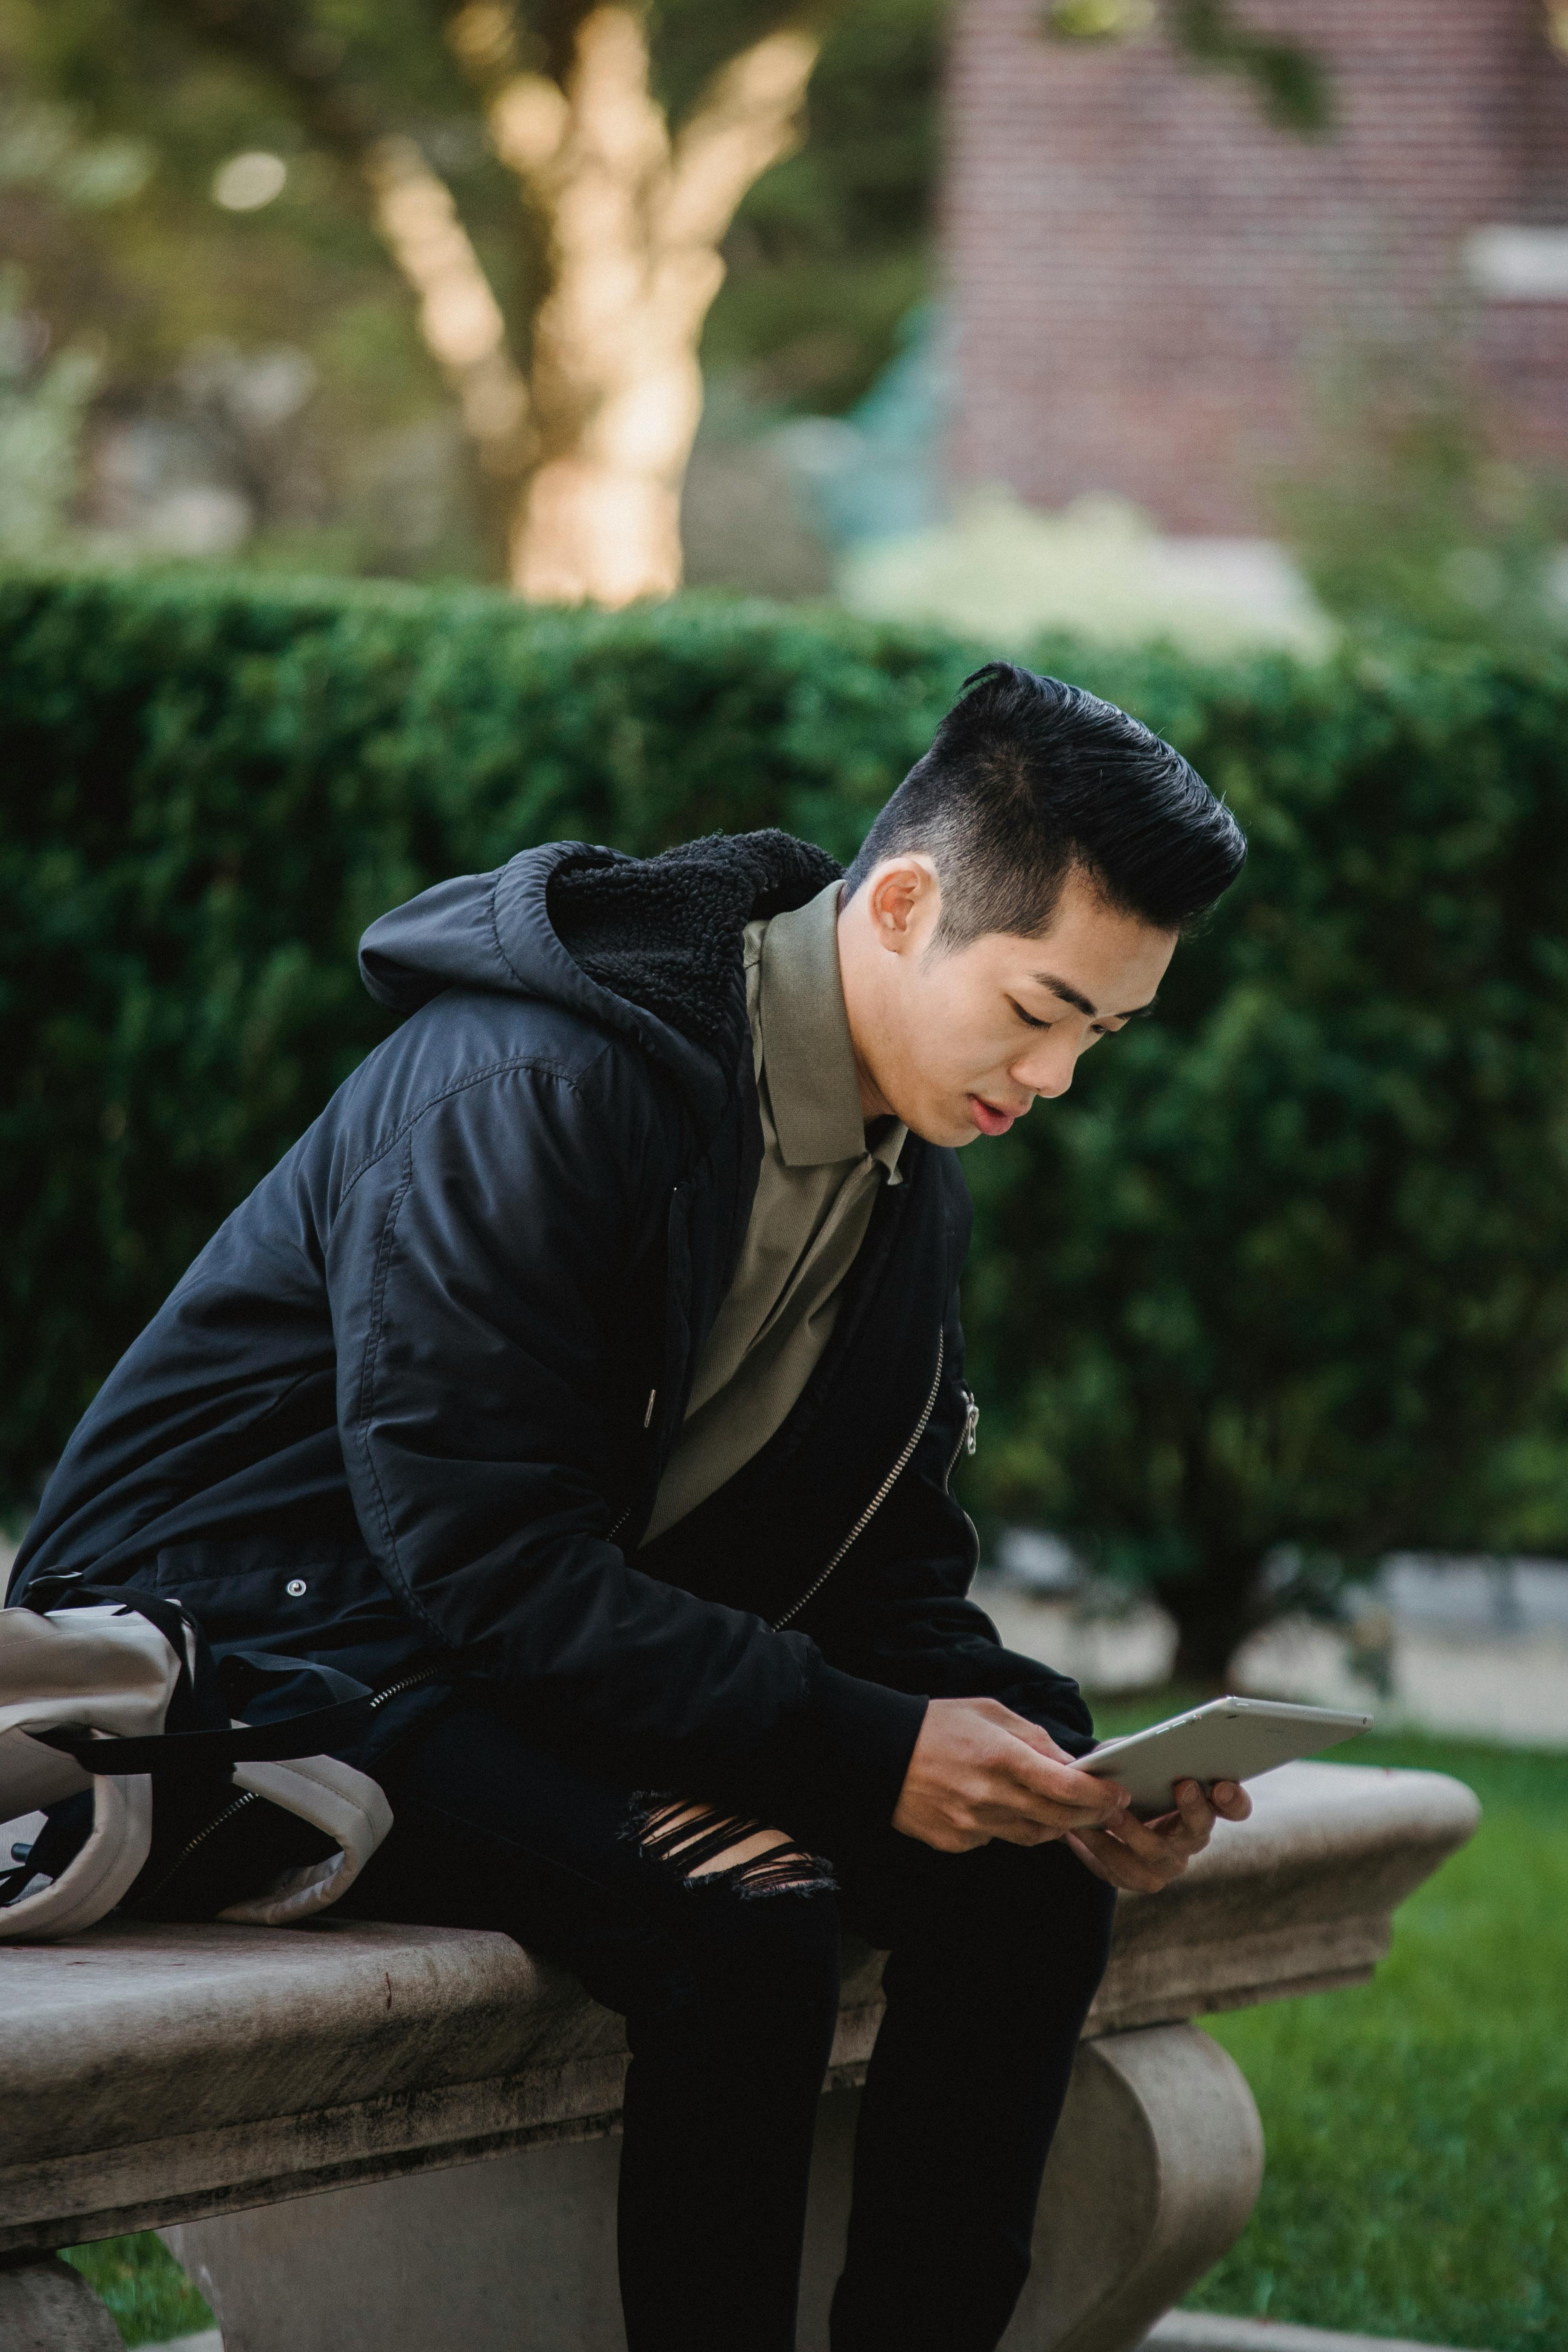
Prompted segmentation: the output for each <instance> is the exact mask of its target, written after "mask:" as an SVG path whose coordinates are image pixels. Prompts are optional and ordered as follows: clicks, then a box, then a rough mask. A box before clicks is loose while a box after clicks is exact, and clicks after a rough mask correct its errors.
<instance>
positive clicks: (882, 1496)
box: [773, 1331, 963, 1633]
mask: <svg viewBox="0 0 1568 2352" xmlns="http://www.w3.org/2000/svg"><path fill="white" fill-rule="evenodd" d="M946 1352H947V1334H946V1332H945V1331H939V1332H938V1333H937V1336H936V1370H935V1372H934V1373H933V1375H932V1377H931V1394H930V1396H928V1397H927V1399H926V1401H925V1404H924V1406H923V1408H922V1410H921V1417H920V1419H919V1421H917V1422H916V1423H915V1425H914V1428H913V1429H912V1430H911V1431H910V1435H909V1437H908V1439H907V1440H906V1442H905V1445H904V1450H903V1452H902V1453H901V1454H900V1456H899V1458H898V1460H897V1461H896V1462H895V1463H894V1465H893V1466H892V1468H891V1469H890V1470H889V1473H888V1475H887V1476H886V1477H885V1478H884V1479H883V1481H882V1483H881V1485H880V1486H879V1487H878V1489H877V1491H876V1493H875V1494H874V1495H873V1496H872V1497H871V1499H870V1501H869V1502H868V1504H867V1506H866V1507H865V1509H864V1510H863V1511H862V1512H861V1514H860V1516H859V1517H858V1519H857V1520H856V1522H855V1524H854V1526H853V1527H852V1528H850V1530H849V1532H848V1534H847V1536H846V1537H845V1538H844V1540H843V1542H842V1543H841V1544H840V1545H839V1547H838V1549H837V1551H836V1552H835V1553H834V1555H833V1558H832V1559H830V1560H829V1561H828V1563H827V1566H826V1568H825V1569H824V1570H823V1571H822V1574H821V1575H820V1576H819V1577H818V1578H817V1580H816V1583H815V1584H809V1585H807V1587H806V1589H805V1591H804V1592H803V1593H802V1594H801V1596H800V1599H799V1600H798V1601H792V1602H791V1604H790V1606H789V1607H788V1608H787V1609H786V1610H785V1611H784V1615H783V1616H782V1617H775V1618H774V1619H773V1632H774V1633H778V1632H779V1630H780V1628H781V1627H783V1626H784V1625H787V1624H788V1623H789V1621H790V1619H791V1618H792V1617H798V1616H799V1614H800V1612H801V1611H802V1610H803V1609H804V1608H805V1604H806V1602H807V1601H815V1600H816V1596H817V1594H818V1593H819V1592H820V1591H821V1590H822V1588H823V1586H824V1585H825V1584H826V1581H827V1580H828V1578H829V1577H830V1576H831V1575H832V1573H833V1571H834V1570H835V1569H836V1568H837V1566H838V1563H839V1561H840V1560H841V1559H843V1558H844V1555H845V1553H846V1552H847V1550H848V1549H849V1548H850V1546H851V1545H852V1544H855V1543H858V1541H859V1539H860V1538H861V1537H862V1536H863V1535H864V1534H865V1532H866V1529H867V1528H868V1527H869V1526H870V1524H871V1521H872V1520H873V1519H874V1518H875V1517H876V1516H877V1513H878V1512H879V1510H880V1509H881V1507H882V1506H883V1504H884V1503H885V1502H886V1501H887V1499H888V1497H889V1495H890V1494H891V1493H892V1491H893V1488H894V1487H895V1486H897V1484H898V1482H899V1479H900V1476H901V1475H902V1473H903V1472H904V1471H905V1469H907V1467H908V1466H909V1463H910V1457H911V1455H912V1454H913V1453H914V1450H915V1448H916V1446H917V1445H918V1444H920V1442H921V1438H922V1437H923V1436H924V1435H925V1433H926V1429H927V1426H928V1425H929V1423H930V1421H931V1415H932V1413H933V1412H935V1411H936V1400H937V1393H938V1391H939V1390H940V1389H941V1387H942V1358H943V1356H944V1355H945V1354H946ZM959 1443H960V1444H963V1439H962V1438H961V1439H960V1440H959ZM953 1458H954V1460H956V1459H957V1455H956V1453H955V1454H954V1457H953Z"/></svg>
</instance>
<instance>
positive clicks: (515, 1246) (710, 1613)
mask: <svg viewBox="0 0 1568 2352" xmlns="http://www.w3.org/2000/svg"><path fill="white" fill-rule="evenodd" d="M647 1091H648V1090H647V1085H646V1080H645V1081H641V1082H640V1083H639V1081H638V1079H637V1076H636V1074H635V1073H634V1072H631V1071H630V1070H628V1068H627V1067H626V1064H625V1062H624V1061H618V1060H617V1057H616V1055H615V1053H614V1050H613V1049H608V1048H607V1049H606V1051H605V1055H603V1056H602V1057H601V1059H600V1061H599V1062H598V1063H597V1064H595V1065H593V1066H591V1068H590V1070H589V1072H588V1074H587V1076H584V1074H583V1073H581V1072H577V1071H572V1072H567V1071H563V1070H562V1069H560V1068H557V1067H554V1066H542V1065H540V1064H537V1063H534V1064H515V1065H510V1066H506V1067H504V1068H501V1069H500V1070H490V1071H486V1072H480V1073H479V1074H478V1076H476V1077H475V1078H474V1079H473V1080H472V1081H471V1082H469V1083H467V1084H463V1085H458V1086H456V1087H453V1088H452V1089H451V1090H450V1091H449V1092H447V1093H446V1094H445V1095H443V1096H441V1097H438V1098H437V1100H436V1101H434V1102H431V1103H429V1104H427V1105H426V1107H425V1108H423V1109H422V1110H421V1111H420V1112H419V1114H418V1115H417V1116H416V1118H413V1119H412V1120H411V1121H409V1123H408V1124H407V1125H406V1127H405V1130H404V1131H403V1132H402V1133H401V1135H399V1136H398V1137H397V1138H395V1139H394V1140H393V1141H392V1142H391V1143H389V1144H388V1145H387V1147H386V1148H385V1149H384V1150H381V1151H380V1152H379V1154H378V1155H377V1156H376V1157H375V1158H374V1160H373V1162H372V1164H371V1165H369V1166H368V1167H366V1168H365V1169H364V1171H363V1173H361V1174H360V1175H358V1177H357V1178H356V1179H352V1180H351V1181H348V1182H347V1184H346V1186H345V1189H344V1192H343V1194H342V1199H341V1200H340V1201H339V1202H338V1204H337V1206H336V1208H335V1211H334V1213H333V1214H332V1217H331V1225H330V1232H329V1235H328V1240H327V1248H326V1259H327V1280H328V1289H329V1295H330V1298H331V1312H332V1318H333V1325H334V1331H335V1334H336V1339H337V1354H338V1367H339V1371H338V1379H339V1397H338V1404H339V1428H340V1433H341V1436H342V1445H343V1452H344V1455H345V1459H346V1462H347V1466H348V1475H349V1479H350V1483H351V1486H352V1488H353V1496H354V1503H355V1507H356V1510H357V1513H358V1516H359V1518H360V1522H361V1525H362V1527H363V1528H364V1530H365V1533H366V1535H367V1537H368V1538H369V1540H370V1542H371V1544H372V1547H373V1549H374V1552H375V1554H376V1556H377V1558H378V1559H380V1561H381V1562H382V1564H383V1567H384V1572H385V1573H386V1574H387V1576H388V1578H389V1580H391V1582H392V1583H393V1585H394V1587H395V1590H397V1591H399V1592H400V1593H401V1594H402V1596H403V1598H404V1600H405V1603H406V1605H407V1606H408V1607H409V1608H410V1609H411V1610H412V1611H413V1612H414V1613H415V1615H416V1618H417V1619H418V1620H419V1621H421V1622H422V1623H423V1624H424V1626H425V1628H426V1631H427V1632H428V1633H429V1635H430V1636H431V1638H432V1640H433V1642H435V1643H437V1644H439V1645H440V1646H441V1647H442V1648H444V1649H445V1650H447V1652H448V1653H450V1654H453V1656H454V1658H455V1659H456V1660H458V1661H460V1662H461V1665H462V1669H463V1671H464V1672H465V1673H468V1674H471V1675H478V1676H480V1677H482V1678H484V1679H485V1680H488V1681H489V1682H490V1683H492V1684H493V1685H497V1686H499V1687H500V1690H501V1691H502V1692H503V1693H504V1694H505V1696H506V1698H507V1701H508V1703H509V1704H511V1705H515V1706H519V1707H521V1708H525V1709H526V1710H527V1711H528V1715H529V1717H530V1719H531V1720H532V1721H534V1722H537V1723H539V1724H541V1725H542V1726H544V1725H549V1724H559V1725H563V1726H566V1727H570V1729H571V1731H572V1735H573V1737H574V1739H586V1740H587V1741H588V1742H589V1743H590V1745H593V1746H597V1747H600V1748H602V1749H603V1751H604V1752H605V1753H608V1752H609V1750H610V1749H611V1748H614V1749H615V1751H616V1753H617V1754H618V1755H620V1756H622V1757H630V1758H634V1759H636V1761H637V1765H638V1766H639V1768H640V1769H643V1770H645V1771H647V1772H648V1773H649V1774H650V1775H651V1774H655V1773H657V1774H658V1775H660V1776H662V1778H663V1780H665V1781H666V1782H667V1783H668V1785H672V1786H679V1787H689V1788H691V1789H692V1790H693V1792H694V1793H698V1794H700V1793H701V1790H702V1783H703V1780H704V1777H705V1776H707V1777H708V1778H709V1779H710V1780H711V1778H712V1776H713V1775H715V1774H723V1775H725V1780H724V1782H723V1785H724V1786H726V1787H733V1786H741V1787H742V1788H747V1789H751V1790H754V1791H755V1792H756V1794H755V1801H758V1802H762V1801H769V1800H770V1799H772V1798H773V1796H774V1795H775V1793H777V1794H779V1795H787V1792H788V1790H789V1788H790V1786H791V1785H792V1780H793V1778H794V1776H795V1775H797V1774H798V1773H800V1772H803V1771H807V1770H810V1771H812V1772H816V1771H817V1770H821V1769H829V1770H831V1771H832V1772H833V1773H834V1774H835V1775H836V1776H837V1777H838V1778H840V1779H847V1780H852V1781H853V1782H854V1783H855V1785H856V1786H857V1787H858V1789H859V1790H862V1791H863V1793H864V1799H865V1802H866V1804H867V1805H868V1808H869V1809H870V1811H872V1812H874V1813H877V1814H879V1816H880V1818H882V1819H884V1820H885V1819H886V1818H887V1815H888V1814H889V1812H890V1811H891V1810H892V1807H893V1805H894V1803H895V1802H896V1801H897V1796H898V1790H899V1787H900V1784H901V1781H902V1778H903V1773H904V1769H905V1767H906V1766H907V1763H908V1758H909V1753H910V1750H911V1749H912V1748H913V1745H914V1740H915V1738H916V1736H917V1734H918V1731H919V1727H920V1720H921V1715H922V1713H923V1706H922V1705H921V1703H920V1702H919V1701H918V1699H916V1698H913V1697H911V1696H909V1695H906V1694H900V1693H898V1692H896V1691H895V1690H894V1689H893V1688H891V1687H879V1686H878V1685H875V1684H872V1683H870V1682H867V1681H863V1680H858V1679H857V1678H856V1677H853V1676H851V1675H846V1674H844V1673H842V1672H838V1671H837V1670H836V1669H834V1668H832V1667H830V1666H828V1665H827V1664H826V1662H825V1661H824V1659H823V1657H822V1655H821V1653H820V1651H819V1650H818V1649H817V1648H816V1644H815V1643H813V1642H811V1641H810V1640H809V1639H807V1638H806V1637H805V1636H804V1635H801V1634H798V1633H774V1632H773V1630H772V1629H771V1628H770V1627H768V1626H767V1625H766V1624H765V1623H764V1622H763V1620H762V1619H760V1618H757V1617H753V1616H750V1615H748V1614H746V1613H745V1612H742V1611H739V1610H735V1609H731V1608H726V1607H723V1606H721V1605H719V1604H717V1603H711V1602H707V1601H700V1600H697V1599H695V1598H693V1597H692V1596H691V1595H690V1594H689V1593H685V1592H682V1591H679V1590H678V1589H677V1588H676V1587H674V1586H672V1585H669V1584H667V1583H665V1582H663V1581H662V1580H658V1579H657V1578H654V1577H651V1576H648V1575H646V1574H643V1573H641V1572H639V1571H638V1570H637V1569H636V1568H635V1567H633V1566H631V1565H630V1564H629V1563H628V1562H627V1560H626V1559H625V1558H624V1557H623V1555H622V1553H621V1551H620V1550H619V1549H618V1548H617V1547H616V1544H615V1542H614V1541H613V1540H612V1539H611V1513H610V1506H609V1503H608V1501H607V1499H606V1497H607V1496H608V1495H609V1494H610V1493H611V1492H612V1491H613V1482H612V1479H611V1475H610V1472H611V1467H612V1465H611V1462H610V1459H609V1441H610V1432H609V1430H608V1428H607V1425H606V1418H605V1398H606V1395H607V1394H608V1393H609V1392H610V1387H611V1384H610V1381H609V1378H608V1372H609V1357H610V1351H612V1350H613V1349H615V1348H616V1344H617V1339H618V1337H619V1336H620V1334H619V1332H618V1328H617V1324H618V1316H619V1313H620V1312H621V1311H622V1309H623V1307H624V1302H625V1301H626V1297H627V1295H628V1285H629V1282H630V1278H631V1276H632V1273H633V1267H634V1261H635V1260H636V1259H637V1257H638V1255H639V1253H641V1252H645V1251H646V1250H647V1247H648V1245H649V1244H648V1239H647V1234H648V1229H649V1223H650V1209H649V1204H650V1200H651V1202H652V1203H653V1206H654V1208H655V1209H656V1210H657V1213H658V1214H657V1222H658V1235H657V1241H658V1245H659V1246H660V1247H662V1241H663V1230H664V1229H663V1216H664V1213H665V1212H666V1211H667V1210H668V1188H667V1187H665V1186H664V1185H663V1184H662V1183H661V1181H660V1180H659V1179H658V1178H657V1177H651V1178H650V1175H649V1173H648V1171H649V1170H650V1169H657V1168H658V1167H659V1166H660V1165H662V1164H667V1163H668V1162H669V1160H670V1153H669V1150H668V1140H667V1139H663V1138H661V1136H660V1135H659V1134H658V1132H657V1131H656V1130H657V1114H656V1112H655V1111H654V1110H653V1109H652V1108H650V1107H649V1103H648V1100H647ZM639 1228H640V1232H639Z"/></svg>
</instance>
